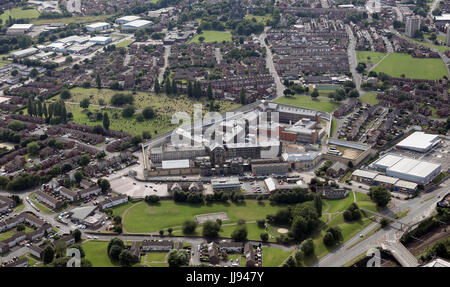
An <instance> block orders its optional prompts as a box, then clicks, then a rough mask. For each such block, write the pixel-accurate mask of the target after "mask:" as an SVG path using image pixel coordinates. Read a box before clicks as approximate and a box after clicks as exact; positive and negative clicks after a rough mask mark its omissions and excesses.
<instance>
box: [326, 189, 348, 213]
mask: <svg viewBox="0 0 450 287" xmlns="http://www.w3.org/2000/svg"><path fill="white" fill-rule="evenodd" d="M322 202H323V204H324V205H325V206H327V204H328V205H329V206H330V208H329V209H328V211H327V212H328V213H334V212H339V211H344V210H346V209H347V208H348V207H349V206H350V205H351V204H352V203H353V194H352V193H351V192H350V193H349V194H348V196H347V197H346V198H344V199H338V200H336V199H324V200H323V201H322ZM325 206H324V207H323V210H324V211H325V208H326V207H325Z"/></svg>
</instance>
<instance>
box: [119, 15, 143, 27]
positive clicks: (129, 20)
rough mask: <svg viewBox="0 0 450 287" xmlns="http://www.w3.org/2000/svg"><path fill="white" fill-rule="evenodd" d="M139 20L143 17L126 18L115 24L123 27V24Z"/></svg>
mask: <svg viewBox="0 0 450 287" xmlns="http://www.w3.org/2000/svg"><path fill="white" fill-rule="evenodd" d="M139 19H141V17H139V16H133V15H131V16H124V17H121V18H117V19H116V21H115V22H116V24H119V25H123V24H126V23H129V22H133V21H136V20H139Z"/></svg>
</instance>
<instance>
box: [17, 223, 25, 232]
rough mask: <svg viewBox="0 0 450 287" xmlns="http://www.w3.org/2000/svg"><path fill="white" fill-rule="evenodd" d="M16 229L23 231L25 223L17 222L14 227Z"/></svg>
mask: <svg viewBox="0 0 450 287" xmlns="http://www.w3.org/2000/svg"><path fill="white" fill-rule="evenodd" d="M16 229H17V231H19V232H20V231H24V230H25V225H23V224H22V223H21V224H19V225H17V227H16Z"/></svg>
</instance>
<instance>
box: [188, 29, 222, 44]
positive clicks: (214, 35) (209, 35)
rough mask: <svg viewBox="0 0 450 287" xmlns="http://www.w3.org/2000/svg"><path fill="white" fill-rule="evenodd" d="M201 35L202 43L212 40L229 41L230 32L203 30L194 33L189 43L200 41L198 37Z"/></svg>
mask: <svg viewBox="0 0 450 287" xmlns="http://www.w3.org/2000/svg"><path fill="white" fill-rule="evenodd" d="M200 37H203V38H205V40H203V42H204V43H212V42H223V41H226V42H231V33H230V32H226V31H203V32H202V33H201V34H197V35H195V37H194V38H192V40H191V41H189V43H200V40H199V38H200Z"/></svg>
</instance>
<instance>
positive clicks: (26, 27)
mask: <svg viewBox="0 0 450 287" xmlns="http://www.w3.org/2000/svg"><path fill="white" fill-rule="evenodd" d="M33 26H34V25H33V24H14V25H12V26H11V27H9V28H8V30H7V31H6V34H7V35H23V34H25V33H27V32H30V31H31V30H32V29H33Z"/></svg>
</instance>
